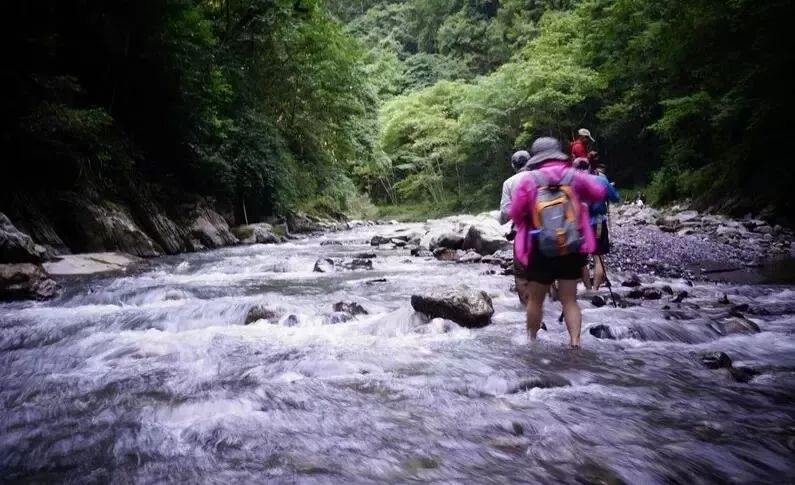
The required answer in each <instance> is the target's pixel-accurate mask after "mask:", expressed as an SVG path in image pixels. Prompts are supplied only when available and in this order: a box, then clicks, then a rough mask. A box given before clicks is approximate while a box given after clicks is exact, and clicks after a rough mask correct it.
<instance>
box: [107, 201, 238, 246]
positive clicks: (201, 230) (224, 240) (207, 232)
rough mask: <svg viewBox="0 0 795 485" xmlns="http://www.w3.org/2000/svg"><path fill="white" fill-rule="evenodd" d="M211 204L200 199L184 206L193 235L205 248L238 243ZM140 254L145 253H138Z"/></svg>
mask: <svg viewBox="0 0 795 485" xmlns="http://www.w3.org/2000/svg"><path fill="white" fill-rule="evenodd" d="M211 205H212V204H211V203H210V202H207V201H204V200H200V201H198V202H196V203H195V204H191V205H187V206H184V207H183V211H184V212H185V213H186V214H188V216H187V217H188V220H189V221H191V222H190V225H189V232H190V235H191V237H192V238H193V239H194V240H196V241H198V243H199V244H200V245H201V246H204V247H205V248H220V247H223V246H230V245H232V244H237V242H238V240H237V238H236V237H235V235H234V234H232V232H231V231H230V230H229V224H227V223H226V220H225V219H224V218H223V217H221V215H220V214H218V213H217V212H216V211H215V210H213V209H212V208H211ZM120 249H123V248H120ZM127 252H130V251H127ZM133 254H138V253H133ZM138 256H145V255H143V254H138Z"/></svg>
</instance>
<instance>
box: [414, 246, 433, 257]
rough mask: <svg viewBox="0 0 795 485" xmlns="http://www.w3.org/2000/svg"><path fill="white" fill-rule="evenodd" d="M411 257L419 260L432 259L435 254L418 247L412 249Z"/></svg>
mask: <svg viewBox="0 0 795 485" xmlns="http://www.w3.org/2000/svg"><path fill="white" fill-rule="evenodd" d="M411 255H412V256H414V257H417V258H430V257H431V256H433V253H432V252H431V251H429V250H427V249H425V248H423V247H420V246H416V247H413V248H411Z"/></svg>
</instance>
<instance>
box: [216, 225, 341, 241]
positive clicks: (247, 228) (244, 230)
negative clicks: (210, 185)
mask: <svg viewBox="0 0 795 485" xmlns="http://www.w3.org/2000/svg"><path fill="white" fill-rule="evenodd" d="M231 231H232V234H234V235H235V237H237V238H238V239H239V240H240V243H241V244H276V243H280V242H282V238H281V237H280V236H278V235H277V234H276V233H275V232H274V230H273V226H271V225H270V224H266V223H264V222H259V223H256V224H248V225H243V226H237V227H233V228H232V229H231ZM329 242H337V241H323V242H322V243H320V245H321V246H322V245H323V243H329Z"/></svg>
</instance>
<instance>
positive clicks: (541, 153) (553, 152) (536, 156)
mask: <svg viewBox="0 0 795 485" xmlns="http://www.w3.org/2000/svg"><path fill="white" fill-rule="evenodd" d="M568 159H569V156H568V155H566V154H565V153H563V151H562V150H561V149H560V142H559V141H558V140H556V139H555V138H552V137H550V136H543V137H541V138H539V139H537V140H536V141H534V142H533V146H531V147H530V160H528V161H527V166H532V165H538V164H539V163H541V162H545V161H547V160H568Z"/></svg>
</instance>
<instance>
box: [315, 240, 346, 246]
mask: <svg viewBox="0 0 795 485" xmlns="http://www.w3.org/2000/svg"><path fill="white" fill-rule="evenodd" d="M320 245H321V246H342V242H341V241H322V242H321V243H320Z"/></svg>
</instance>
